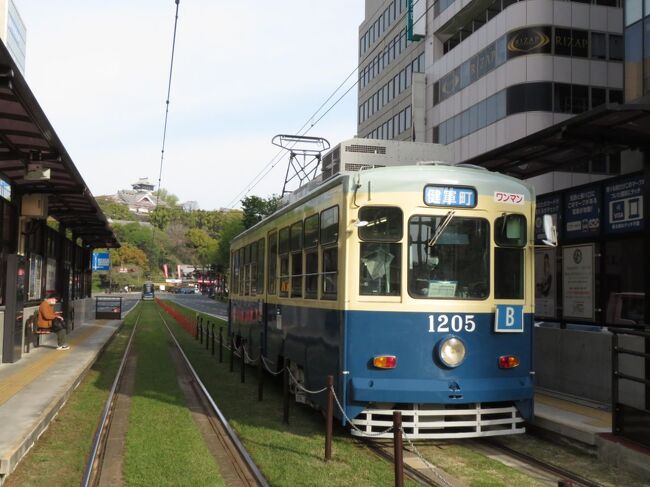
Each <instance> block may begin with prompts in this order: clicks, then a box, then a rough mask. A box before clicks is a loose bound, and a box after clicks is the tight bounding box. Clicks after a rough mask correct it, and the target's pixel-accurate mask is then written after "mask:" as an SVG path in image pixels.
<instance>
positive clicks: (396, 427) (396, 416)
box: [393, 411, 404, 487]
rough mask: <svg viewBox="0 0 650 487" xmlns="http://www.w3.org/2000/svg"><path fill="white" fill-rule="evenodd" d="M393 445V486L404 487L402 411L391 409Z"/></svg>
mask: <svg viewBox="0 0 650 487" xmlns="http://www.w3.org/2000/svg"><path fill="white" fill-rule="evenodd" d="M393 446H394V457H395V487H404V458H403V448H404V445H403V444H402V413H401V412H400V411H393Z"/></svg>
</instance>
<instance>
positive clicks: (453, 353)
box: [438, 337, 465, 367]
mask: <svg viewBox="0 0 650 487" xmlns="http://www.w3.org/2000/svg"><path fill="white" fill-rule="evenodd" d="M438 353H439V355H440V360H441V361H442V363H443V364H445V365H446V366H447V367H458V366H459V365H460V364H462V363H463V360H465V344H464V343H463V342H462V341H461V340H460V339H459V338H456V337H451V338H446V339H444V340H443V341H442V342H440V346H439V347H438Z"/></svg>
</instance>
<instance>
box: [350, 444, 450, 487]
mask: <svg viewBox="0 0 650 487" xmlns="http://www.w3.org/2000/svg"><path fill="white" fill-rule="evenodd" d="M354 438H355V439H356V441H358V442H359V443H361V444H363V445H365V446H366V447H367V448H368V449H369V450H370V451H371V452H373V453H374V454H375V455H377V456H378V457H380V458H382V459H383V460H386V461H387V462H388V463H390V464H393V463H394V461H395V458H394V457H393V455H392V454H391V453H389V452H388V451H386V450H384V449H383V448H381V446H379V445H378V444H377V442H375V441H372V440H369V439H366V438H360V437H354ZM404 473H405V474H406V476H407V477H408V478H410V479H411V480H413V481H414V482H417V483H419V484H420V485H426V486H427V487H448V485H446V484H444V483H442V481H440V482H437V481H435V480H433V479H432V478H431V477H428V476H427V475H424V474H423V473H422V472H420V471H419V470H417V469H415V468H413V467H411V466H410V465H407V464H406V463H405V464H404Z"/></svg>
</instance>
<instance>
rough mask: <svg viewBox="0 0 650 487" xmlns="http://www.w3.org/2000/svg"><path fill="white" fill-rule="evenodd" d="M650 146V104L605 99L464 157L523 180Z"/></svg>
mask: <svg viewBox="0 0 650 487" xmlns="http://www.w3.org/2000/svg"><path fill="white" fill-rule="evenodd" d="M649 146H650V105H640V104H639V105H637V104H625V105H618V104H607V105H602V106H600V107H598V108H595V109H593V110H590V111H588V112H585V113H583V114H581V115H577V116H575V117H571V118H569V119H568V120H565V121H563V122H560V123H557V124H555V125H553V126H551V127H548V128H546V129H544V130H540V131H539V132H535V133H533V134H531V135H528V136H527V137H524V138H522V139H519V140H517V141H515V142H512V143H510V144H507V145H504V146H502V147H499V148H497V149H494V150H492V151H489V152H486V153H484V154H481V155H479V156H476V157H473V158H471V159H468V160H466V161H463V162H464V163H468V164H476V165H478V166H483V167H485V168H487V169H490V170H492V171H498V172H501V173H505V174H509V175H511V176H515V177H518V178H522V179H523V178H529V177H532V176H538V175H540V174H543V173H546V172H550V171H558V170H563V169H566V168H568V167H569V166H572V165H574V164H578V163H580V162H585V161H588V160H590V159H592V158H593V157H595V156H598V155H600V154H607V153H614V152H618V151H621V150H627V149H638V148H648V147H649Z"/></svg>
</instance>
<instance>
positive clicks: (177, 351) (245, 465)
mask: <svg viewBox="0 0 650 487" xmlns="http://www.w3.org/2000/svg"><path fill="white" fill-rule="evenodd" d="M158 313H159V316H160V319H161V321H162V323H164V325H165V328H166V329H167V331H168V333H169V336H170V341H169V343H170V348H171V350H170V352H171V354H172V360H173V361H174V362H175V363H176V365H177V369H178V371H179V382H182V383H183V384H184V385H185V386H186V387H183V386H181V387H182V389H183V390H184V393H185V394H186V397H188V407H189V408H190V409H191V410H192V413H193V415H194V417H195V418H197V417H198V418H200V428H203V430H204V432H205V430H206V429H209V430H210V431H209V433H208V434H209V436H210V440H209V441H208V442H209V443H211V444H212V447H211V449H212V451H213V452H217V453H218V455H215V456H216V460H217V463H218V464H219V470H220V472H221V474H222V477H223V479H224V481H225V482H226V485H229V486H231V485H233V486H235V485H236V486H251V487H252V486H263V487H266V486H268V482H267V481H266V479H265V478H264V476H263V475H262V473H261V472H260V471H259V469H258V468H257V466H256V465H255V464H254V462H253V460H252V459H251V457H250V455H249V454H248V452H247V451H246V450H245V448H244V447H243V445H242V444H241V442H240V441H239V438H238V437H237V435H236V434H235V432H234V431H233V430H232V428H231V427H230V425H229V424H228V422H227V420H226V419H225V417H224V416H223V414H222V413H221V411H220V410H219V408H218V407H217V405H216V404H215V402H214V400H213V399H212V397H211V396H210V394H209V393H208V391H207V389H206V388H205V386H204V385H203V383H202V382H201V380H200V378H199V377H198V375H197V374H196V371H195V370H194V368H193V367H192V365H191V364H190V362H189V360H188V358H187V356H186V355H185V353H184V352H183V350H182V348H181V346H180V344H179V343H178V341H177V340H176V337H175V336H174V334H173V333H172V331H171V329H170V328H169V326H168V324H167V321H166V320H165V318H164V317H163V316H162V314H160V311H158ZM141 315H142V312H140V314H139V315H138V317H137V318H136V321H135V324H134V326H133V330H132V331H131V335H130V337H129V341H128V343H127V346H126V349H125V351H124V355H123V357H122V361H121V363H120V367H119V369H118V372H117V375H116V377H115V380H114V382H113V386H112V388H111V391H110V393H109V397H108V398H107V400H106V405H105V407H104V411H103V414H102V417H101V420H100V425H99V426H98V428H97V431H96V433H95V437H94V440H93V445H92V448H91V454H90V457H89V459H88V461H87V463H86V469H85V471H84V476H83V478H82V482H81V485H82V487H94V486H101V485H113V482H114V481H113V480H112V479H109V480H108V481H107V477H109V475H111V474H110V473H108V474H107V475H106V476H105V478H102V475H103V473H105V472H112V471H115V470H116V469H115V466H114V465H112V463H114V462H115V461H116V459H115V458H114V455H106V452H107V444H108V442H109V441H114V440H111V430H112V427H111V425H112V423H116V426H117V425H119V424H120V423H122V422H123V421H124V419H125V418H119V417H118V416H119V415H120V414H123V411H121V410H125V411H126V414H128V408H126V409H125V408H117V409H116V404H117V403H118V401H117V400H116V399H117V397H118V394H119V391H120V390H121V388H122V387H123V382H124V376H125V371H127V370H128V369H129V363H130V362H129V359H130V357H131V344H132V342H133V337H134V336H135V333H136V330H137V326H138V323H139V321H140V317H141ZM190 396H192V397H190ZM118 429H119V428H118ZM204 434H205V433H204ZM118 470H119V469H118Z"/></svg>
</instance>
